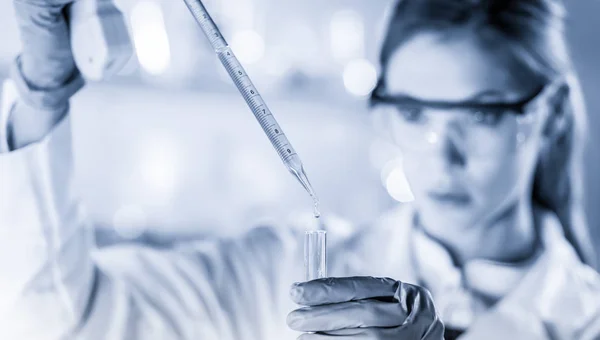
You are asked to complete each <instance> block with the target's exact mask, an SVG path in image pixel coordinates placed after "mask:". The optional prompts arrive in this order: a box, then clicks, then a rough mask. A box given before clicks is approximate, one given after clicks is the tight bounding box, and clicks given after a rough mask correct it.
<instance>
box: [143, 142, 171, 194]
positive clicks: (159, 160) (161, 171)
mask: <svg viewBox="0 0 600 340" xmlns="http://www.w3.org/2000/svg"><path fill="white" fill-rule="evenodd" d="M175 141H176V140H175V139H171V138H167V137H164V136H163V137H160V136H153V137H151V138H147V140H145V141H144V142H143V143H142V144H141V145H140V149H141V150H140V152H139V154H140V157H141V159H140V162H139V164H140V167H141V168H140V172H141V176H142V183H143V185H144V187H145V192H146V193H148V194H150V195H151V197H147V199H148V200H149V201H148V203H160V202H156V200H160V201H161V202H168V201H169V199H170V198H171V197H172V195H173V194H174V190H175V188H176V185H177V181H178V175H179V170H180V169H181V167H182V164H181V157H180V155H179V151H180V149H181V147H178V146H177V145H175V144H176V143H175ZM153 198H154V199H153Z"/></svg>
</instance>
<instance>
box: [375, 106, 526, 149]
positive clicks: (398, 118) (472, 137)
mask: <svg viewBox="0 0 600 340" xmlns="http://www.w3.org/2000/svg"><path fill="white" fill-rule="evenodd" d="M375 110H376V111H377V114H378V115H383V116H384V117H385V120H386V122H387V124H386V125H385V128H386V129H389V130H390V131H389V132H390V134H391V136H392V138H393V140H394V142H395V143H397V144H398V145H399V146H400V148H402V150H403V151H404V152H418V153H423V152H439V151H443V150H444V145H446V143H448V142H451V143H453V144H455V145H456V146H457V147H458V149H459V150H464V152H465V153H466V155H467V156H475V157H494V156H497V155H498V154H499V153H514V152H515V151H516V150H517V148H518V145H519V144H520V143H521V142H522V141H523V140H524V139H525V136H527V135H529V131H530V130H531V126H532V123H533V122H532V119H531V117H530V115H517V114H514V113H512V112H507V111H498V110H494V109H490V110H480V109H477V110H473V109H451V110H439V109H435V110H433V109H428V108H424V107H419V106H416V105H396V104H393V105H392V104H378V105H377V106H376V108H375Z"/></svg>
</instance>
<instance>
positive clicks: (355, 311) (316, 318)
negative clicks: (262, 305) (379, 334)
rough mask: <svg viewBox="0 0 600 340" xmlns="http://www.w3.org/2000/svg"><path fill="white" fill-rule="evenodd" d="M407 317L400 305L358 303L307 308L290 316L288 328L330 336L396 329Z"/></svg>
mask: <svg viewBox="0 0 600 340" xmlns="http://www.w3.org/2000/svg"><path fill="white" fill-rule="evenodd" d="M406 317H407V314H406V313H405V311H404V310H403V308H402V307H401V305H400V304H398V303H390V302H382V301H377V300H358V301H349V302H343V303H337V304H330V305H322V306H313V307H304V308H300V309H297V310H295V311H293V312H291V313H290V314H289V315H288V318H287V322H288V326H289V327H290V328H292V329H294V330H296V331H300V332H328V331H335V330H340V329H349V328H361V327H363V328H364V327H395V326H399V325H402V324H403V323H404V321H405V319H406Z"/></svg>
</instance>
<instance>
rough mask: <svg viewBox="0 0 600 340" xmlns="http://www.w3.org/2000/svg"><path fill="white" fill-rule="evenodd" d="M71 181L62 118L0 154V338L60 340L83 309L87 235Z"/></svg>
mask: <svg viewBox="0 0 600 340" xmlns="http://www.w3.org/2000/svg"><path fill="white" fill-rule="evenodd" d="M72 179H73V174H72V159H71V152H70V122H69V119H68V118H66V119H64V120H63V121H62V122H61V123H60V124H59V125H58V126H57V127H56V128H55V131H54V132H53V133H52V134H50V135H49V136H47V137H46V138H44V139H43V140H42V141H40V142H38V143H35V144H32V145H30V146H28V147H26V148H23V149H20V150H17V151H14V152H10V153H4V154H0V242H1V244H0V291H1V292H2V293H1V295H0V338H3V339H37V338H40V339H58V338H61V337H62V336H64V334H65V332H67V331H69V330H70V329H72V327H74V326H75V325H76V324H77V323H78V321H79V320H80V319H81V317H82V315H83V312H84V310H85V307H86V306H87V302H88V298H89V294H90V289H91V287H92V284H91V282H92V281H93V278H94V273H93V265H92V263H91V259H90V257H89V251H90V249H91V245H92V239H91V237H90V235H91V230H88V228H86V227H85V223H84V218H83V214H82V210H81V207H80V204H79V201H78V200H77V198H76V197H77V195H76V193H75V190H74V188H73V183H72Z"/></svg>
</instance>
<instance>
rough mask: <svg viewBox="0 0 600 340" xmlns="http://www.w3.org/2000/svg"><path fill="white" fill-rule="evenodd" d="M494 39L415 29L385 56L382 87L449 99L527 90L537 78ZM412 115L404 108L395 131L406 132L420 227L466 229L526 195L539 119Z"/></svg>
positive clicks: (485, 98)
mask: <svg viewBox="0 0 600 340" xmlns="http://www.w3.org/2000/svg"><path fill="white" fill-rule="evenodd" d="M497 45H498V44H497ZM497 45H496V46H494V45H493V44H486V43H484V41H483V40H481V39H479V38H477V37H476V34H472V33H471V34H469V33H468V32H464V33H463V34H457V35H454V36H452V37H451V38H447V37H446V38H442V37H441V36H440V35H437V34H434V33H422V34H419V35H417V36H415V37H414V38H412V39H411V40H410V41H408V42H406V43H404V44H402V45H401V47H399V48H398V49H397V50H396V51H395V52H394V53H393V54H392V55H391V58H390V59H389V63H388V65H387V66H388V67H387V70H386V74H385V75H384V76H385V78H384V82H385V92H386V93H387V94H388V95H401V96H407V97H410V98H414V99H418V100H423V101H438V102H439V101H443V102H451V103H457V102H458V103H460V102H465V101H468V102H477V103H486V102H487V103H490V102H493V103H514V102H518V101H520V100H522V99H523V98H527V97H529V96H531V95H532V93H535V91H536V90H538V89H539V87H540V86H541V85H542V84H541V81H540V80H539V79H537V78H536V77H535V76H534V75H533V74H532V73H531V71H529V70H528V69H526V68H525V67H523V66H521V65H520V64H519V63H518V62H517V61H516V60H515V59H514V58H513V57H512V56H511V54H510V53H509V52H507V49H506V48H502V46H497ZM411 112H412V111H411ZM465 112H467V113H465ZM417 114H418V116H416V115H415V113H414V112H413V113H408V115H409V116H408V118H407V116H406V113H404V116H403V122H404V123H405V124H406V125H407V126H404V127H402V128H400V131H396V134H399V135H400V136H399V137H400V138H405V139H408V140H405V144H406V145H409V146H410V147H409V148H403V150H404V152H403V158H404V161H403V164H404V170H405V173H406V176H407V179H408V181H409V183H410V186H411V189H412V191H413V194H414V196H415V204H416V206H417V209H418V210H419V212H420V218H421V221H422V222H423V224H424V226H426V227H427V228H430V229H432V230H431V231H434V230H439V231H441V232H443V231H448V230H449V229H450V230H456V228H469V227H471V226H473V225H476V224H478V223H482V222H485V221H486V220H487V219H488V218H492V217H493V216H495V215H496V213H497V212H501V211H502V209H504V208H506V207H508V206H509V205H510V204H511V203H514V202H516V200H517V199H518V198H519V197H521V195H530V191H528V190H529V187H530V184H531V183H530V182H531V179H532V176H533V170H534V168H535V164H536V160H537V154H538V151H539V147H540V140H541V139H540V138H541V126H542V123H543V122H542V121H541V120H542V119H537V120H535V119H533V120H531V121H528V120H524V121H528V122H530V123H528V124H520V123H519V124H518V123H517V122H521V123H522V121H521V120H517V117H519V116H517V115H515V114H512V113H510V114H504V115H501V116H496V115H494V114H488V113H486V112H483V115H479V116H477V114H480V113H476V112H474V111H473V110H471V111H468V110H447V109H438V108H435V107H434V108H429V109H428V110H427V117H426V119H427V123H426V125H424V124H425V123H423V121H424V119H425V118H423V117H425V116H424V115H423V112H420V111H419V112H417ZM467 116H468V117H467ZM488 116H489V117H488ZM498 117H504V118H498ZM531 117H540V116H539V115H538V113H535V114H534V115H532V116H531ZM394 119H396V118H394ZM519 119H523V118H519ZM407 121H408V123H407ZM392 125H393V124H392ZM423 126H427V129H425V128H423ZM419 144H427V147H423V148H419V146H422V145H419ZM412 146H415V148H412Z"/></svg>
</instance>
